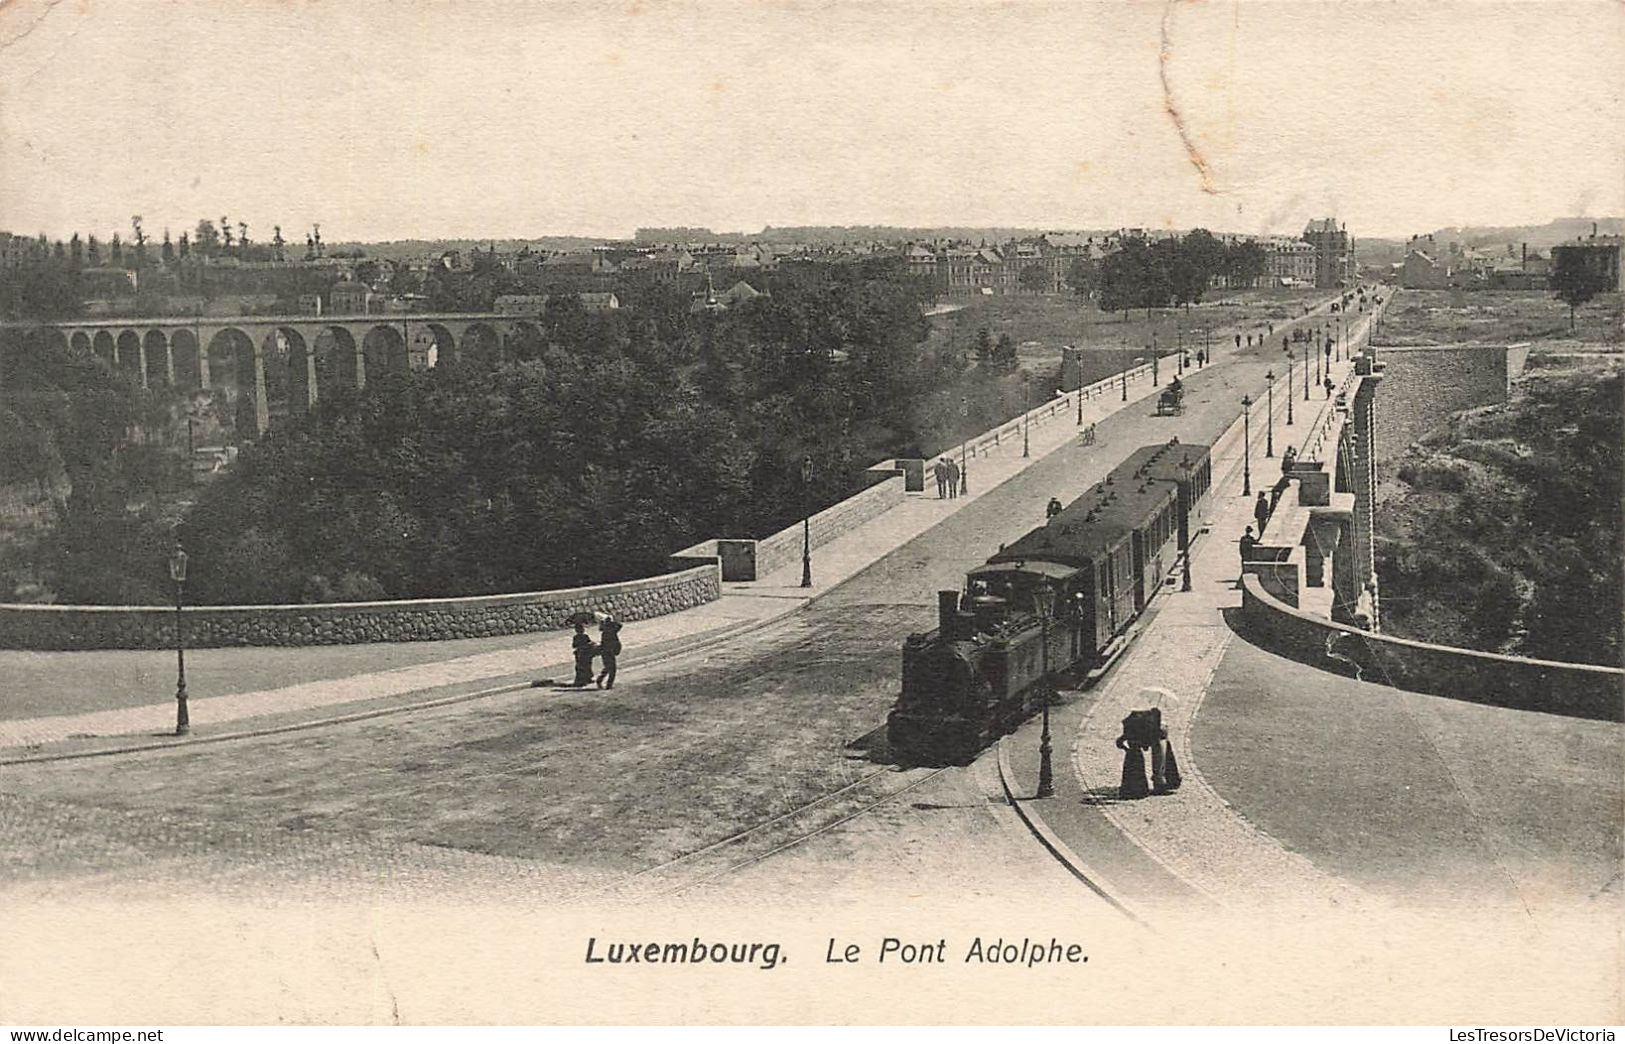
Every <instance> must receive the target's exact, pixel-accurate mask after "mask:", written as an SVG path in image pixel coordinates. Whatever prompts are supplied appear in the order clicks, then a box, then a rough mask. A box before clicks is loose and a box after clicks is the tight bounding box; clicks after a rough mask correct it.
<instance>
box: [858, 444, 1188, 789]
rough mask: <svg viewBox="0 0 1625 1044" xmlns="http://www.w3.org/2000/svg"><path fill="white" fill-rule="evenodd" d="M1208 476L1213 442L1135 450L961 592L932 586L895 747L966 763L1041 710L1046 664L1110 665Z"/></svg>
mask: <svg viewBox="0 0 1625 1044" xmlns="http://www.w3.org/2000/svg"><path fill="white" fill-rule="evenodd" d="M1212 476H1213V471H1212V460H1211V457H1210V452H1209V448H1208V447H1207V446H1204V445H1198V444H1182V443H1181V442H1180V441H1179V440H1178V439H1171V440H1169V441H1168V442H1167V443H1165V444H1162V445H1156V446H1146V447H1143V448H1141V449H1139V450H1136V451H1135V452H1134V453H1132V454H1131V455H1130V456H1129V457H1128V459H1126V460H1124V461H1123V462H1122V463H1121V464H1119V465H1118V466H1117V467H1116V468H1114V469H1113V470H1112V472H1111V473H1110V474H1109V475H1107V476H1106V477H1105V478H1104V479H1103V480H1101V481H1100V482H1098V483H1096V484H1095V485H1093V486H1091V487H1090V488H1089V489H1088V490H1087V491H1086V492H1085V493H1084V494H1083V496H1081V497H1079V498H1078V499H1077V500H1075V501H1073V502H1072V503H1071V504H1070V505H1068V506H1066V507H1064V508H1062V509H1061V511H1060V512H1059V513H1057V514H1055V515H1053V516H1052V517H1051V518H1050V519H1049V521H1048V522H1047V523H1046V524H1045V525H1042V526H1040V527H1038V528H1037V529H1034V530H1033V531H1032V532H1030V533H1028V534H1026V535H1025V536H1023V537H1021V538H1020V539H1019V540H1017V541H1015V542H1014V543H1012V544H1010V545H1008V546H1006V547H1003V548H1000V550H999V552H998V553H997V554H995V555H994V556H993V557H992V558H990V559H988V560H987V563H986V564H985V565H982V566H978V567H977V568H976V569H973V570H971V571H970V573H969V574H967V576H966V578H965V590H964V591H963V592H959V591H940V592H938V595H937V610H938V626H937V628H936V629H935V630H933V631H930V632H928V633H926V634H913V635H910V636H909V637H908V638H907V639H905V640H904V642H903V691H902V694H901V695H900V696H899V697H898V699H897V703H896V705H895V706H894V707H893V709H892V712H891V714H890V716H889V717H888V719H887V735H888V739H889V740H890V744H891V749H892V751H893V753H894V754H896V755H898V756H899V757H902V758H904V759H906V760H908V761H911V762H914V763H916V764H965V763H968V762H969V761H970V760H971V759H972V758H974V757H975V756H976V754H977V753H978V752H979V751H981V750H982V749H983V748H984V747H986V746H987V745H988V744H989V743H991V742H993V741H994V740H995V739H997V738H998V737H999V736H1001V735H1003V734H1004V733H1006V732H1008V731H1010V730H1011V729H1013V728H1014V727H1015V726H1016V725H1017V724H1019V723H1020V722H1022V721H1024V720H1025V719H1026V718H1027V717H1028V716H1030V715H1031V714H1032V713H1034V712H1035V711H1036V710H1038V709H1039V707H1040V705H1041V701H1042V699H1043V693H1042V691H1041V689H1040V686H1039V684H1038V683H1039V680H1040V678H1041V676H1042V672H1043V671H1044V669H1045V666H1046V660H1047V666H1048V670H1049V671H1050V672H1051V673H1052V674H1055V673H1071V674H1075V675H1076V674H1085V675H1094V674H1098V672H1100V671H1102V670H1104V668H1105V666H1106V665H1107V664H1108V663H1110V661H1111V660H1112V658H1113V657H1115V656H1116V655H1117V653H1118V652H1120V651H1121V649H1122V647H1123V645H1124V644H1126V642H1127V641H1128V639H1129V637H1130V627H1131V625H1132V624H1133V623H1134V621H1135V620H1136V619H1137V618H1138V617H1139V615H1140V614H1141V613H1142V612H1143V611H1144V610H1145V607H1146V604H1147V603H1148V602H1149V601H1150V600H1151V598H1152V596H1153V595H1154V594H1155V593H1156V592H1157V590H1158V588H1159V587H1160V586H1161V585H1162V582H1163V578H1164V577H1165V576H1167V575H1168V573H1169V571H1170V570H1171V569H1172V568H1173V567H1174V565H1175V564H1176V563H1177V561H1178V554H1179V549H1180V546H1181V538H1180V528H1181V522H1182V520H1184V521H1186V522H1187V533H1188V520H1189V518H1190V517H1191V514H1192V513H1194V512H1195V510H1196V508H1197V505H1198V504H1200V503H1201V502H1202V499H1203V498H1204V497H1205V496H1206V495H1207V492H1208V487H1209V486H1210V485H1211V484H1212ZM1041 600H1043V601H1047V602H1048V612H1049V621H1048V625H1047V627H1046V625H1045V622H1044V620H1043V618H1042V617H1041V615H1040V606H1041ZM1046 632H1047V634H1048V646H1049V647H1048V656H1047V658H1046V656H1045V655H1044V650H1043V648H1042V645H1043V641H1044V636H1045V634H1046Z"/></svg>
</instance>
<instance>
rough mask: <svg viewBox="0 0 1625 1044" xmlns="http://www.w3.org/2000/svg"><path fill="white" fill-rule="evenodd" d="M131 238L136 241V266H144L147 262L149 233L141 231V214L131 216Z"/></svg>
mask: <svg viewBox="0 0 1625 1044" xmlns="http://www.w3.org/2000/svg"><path fill="white" fill-rule="evenodd" d="M130 230H131V238H132V239H133V240H134V241H135V266H136V267H137V268H144V267H145V266H146V264H147V234H146V233H145V232H143V231H141V215H140V214H136V215H135V216H133V217H131V218H130Z"/></svg>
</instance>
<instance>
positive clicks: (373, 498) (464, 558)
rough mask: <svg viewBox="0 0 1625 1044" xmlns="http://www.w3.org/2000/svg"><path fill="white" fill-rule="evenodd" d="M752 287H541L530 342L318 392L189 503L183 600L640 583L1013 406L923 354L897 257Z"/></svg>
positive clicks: (955, 365)
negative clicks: (621, 300) (503, 355)
mask: <svg viewBox="0 0 1625 1044" xmlns="http://www.w3.org/2000/svg"><path fill="white" fill-rule="evenodd" d="M764 286H765V287H766V288H767V289H768V290H769V291H770V293H769V294H767V295H766V296H763V297H760V298H757V299H755V300H752V301H749V302H747V303H744V304H741V305H739V306H736V307H735V308H732V309H729V310H726V311H700V312H698V313H695V312H691V311H690V298H689V296H688V295H686V294H678V293H675V292H673V291H670V290H663V289H661V288H650V289H649V290H647V291H646V292H645V293H643V294H642V295H635V296H633V297H632V298H631V299H629V300H628V303H627V304H628V306H627V307H623V308H622V309H620V310H619V311H616V312H609V313H596V314H589V313H587V312H585V311H584V310H583V309H582V308H581V306H580V304H579V302H578V301H577V300H576V299H575V298H573V297H560V298H555V299H553V300H552V301H551V302H550V303H549V307H548V309H547V311H546V313H545V315H544V316H543V321H542V327H543V332H542V336H541V337H540V338H539V339H538V340H537V341H535V342H534V343H532V344H530V345H528V346H527V347H526V348H525V350H524V351H523V352H522V353H521V357H519V358H516V359H512V360H510V361H508V362H507V363H505V364H504V365H502V366H500V367H498V368H496V369H495V370H492V369H488V368H479V367H475V366H473V365H469V364H455V363H454V364H449V365H446V366H441V367H436V368H434V369H431V370H428V371H424V372H421V373H411V374H399V375H394V376H391V377H388V378H385V379H383V380H380V381H377V382H369V384H368V386H367V388H366V390H365V391H364V392H363V393H360V394H355V393H351V394H343V393H337V394H333V395H328V394H325V393H324V395H323V398H322V400H321V403H320V405H319V407H318V409H317V410H316V411H315V412H314V413H313V414H312V415H311V416H310V417H308V418H304V419H301V420H296V421H290V423H289V424H288V426H286V427H284V428H280V429H276V430H273V431H272V432H271V433H270V434H269V435H268V436H267V437H266V438H264V439H262V440H261V441H260V442H259V443H258V444H256V445H254V446H253V447H251V448H249V449H247V450H245V451H244V453H243V454H242V456H241V458H240V459H239V461H238V464H237V466H236V467H235V468H234V469H233V470H232V472H231V473H230V474H228V475H227V476H225V477H224V478H222V479H221V480H219V481H218V482H216V483H215V484H213V485H212V486H210V487H209V488H208V489H207V490H206V491H205V493H204V494H203V496H202V498H201V500H200V501H199V502H198V503H197V505H196V506H195V507H194V509H193V510H192V511H191V512H190V514H189V516H188V518H187V521H186V532H187V536H186V539H187V546H188V549H189V550H190V551H191V552H192V555H193V559H192V560H193V563H194V567H193V571H192V580H191V584H192V586H193V587H194V589H195V593H196V595H197V597H198V598H199V600H201V601H206V602H244V601H250V602H252V601H302V600H304V601H310V600H326V599H352V598H369V597H424V596H445V595H458V594H471V593H484V592H494V591H515V590H527V589H537V588H546V587H554V586H565V585H573V584H583V583H593V582H605V581H612V580H617V579H624V578H627V577H632V576H639V575H647V574H648V573H650V572H651V571H654V570H658V569H660V568H662V567H663V565H664V563H665V562H666V560H667V558H668V556H669V555H670V554H671V553H672V552H673V551H675V550H677V549H679V548H682V547H684V546H686V545H687V544H690V543H693V542H695V541H697V540H701V539H704V538H707V537H714V536H764V535H766V534H768V533H770V532H774V531H776V530H778V529H780V528H782V527H784V526H786V525H788V524H790V523H791V522H793V521H795V520H796V519H798V518H800V517H801V515H802V513H803V511H804V510H805V509H806V507H807V506H810V507H813V508H817V507H820V506H823V505H826V504H828V503H831V502H833V501H835V500H837V499H840V498H841V497H844V496H847V495H849V494H850V493H852V492H854V491H855V490H857V489H860V488H862V486H863V484H864V479H863V470H864V468H866V467H867V466H869V465H870V464H873V463H874V462H875V461H877V460H881V459H884V458H887V457H891V456H897V455H921V454H924V453H928V452H932V451H935V450H940V449H941V448H942V447H943V446H945V445H947V444H950V443H951V442H952V441H953V440H954V439H956V438H958V437H959V436H961V435H963V434H965V433H968V432H969V431H972V430H980V429H981V428H983V427H986V426H988V425H989V424H990V423H992V422H993V421H994V420H995V419H1002V418H1003V417H1005V416H1008V415H1009V413H1010V412H1011V411H1012V409H1013V408H1015V407H1014V404H1017V403H1019V401H1020V398H1021V395H1022V384H1021V375H1020V374H1017V373H1009V372H1008V367H1006V366H1003V365H995V360H992V359H989V360H988V363H989V365H988V366H986V367H979V366H974V365H973V362H972V360H971V359H969V358H966V357H964V355H961V354H959V353H954V352H951V351H948V350H943V349H937V348H934V347H932V345H931V343H930V342H929V341H928V339H927V337H926V332H927V328H926V324H925V321H924V319H923V318H922V316H921V307H920V306H921V302H922V294H923V293H924V292H925V291H924V288H923V287H921V286H920V285H919V284H918V283H916V282H915V281H914V280H913V279H912V278H910V277H909V276H908V275H907V274H906V272H905V270H904V268H903V267H902V265H901V264H900V263H897V262H893V261H875V262H868V263H864V264H858V265H835V266H828V267H827V268H826V269H825V270H824V271H823V272H822V273H821V275H820V276H819V278H816V279H814V278H807V277H806V275H805V274H802V275H800V276H789V275H785V276H778V277H773V278H770V279H767V280H764ZM965 354H966V355H968V354H969V353H965ZM1000 362H1002V360H1000ZM804 457H810V458H811V459H812V461H813V472H812V474H813V478H812V482H811V486H810V488H809V489H807V490H803V488H802V481H801V461H802V460H803V458H804Z"/></svg>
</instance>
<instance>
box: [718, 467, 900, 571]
mask: <svg viewBox="0 0 1625 1044" xmlns="http://www.w3.org/2000/svg"><path fill="white" fill-rule="evenodd" d="M903 496H904V479H903V478H902V477H900V476H899V477H893V478H889V479H886V480H885V481H884V482H877V483H875V484H874V485H872V486H870V487H869V488H868V489H866V490H864V491H863V492H861V493H855V494H853V495H852V496H850V497H847V498H846V499H845V500H843V501H841V502H840V503H838V504H835V505H833V506H832V507H827V508H825V509H824V510H822V511H820V512H819V513H818V514H816V515H814V516H813V517H812V519H811V522H810V528H811V537H812V546H813V547H822V546H824V545H825V544H827V543H829V542H830V541H832V540H835V539H836V538H838V537H841V536H845V535H846V534H847V533H850V532H851V531H852V530H854V529H856V528H858V527H859V526H861V525H863V524H864V523H865V522H868V521H869V520H870V519H873V518H875V517H877V516H879V515H883V514H885V513H886V512H887V511H890V510H891V509H892V508H894V507H896V506H897V505H898V504H901V503H902V502H903ZM800 558H801V523H799V522H797V523H796V524H795V525H792V526H787V527H786V528H784V529H781V530H779V531H778V532H777V533H774V534H773V535H772V536H770V537H766V538H764V539H762V540H758V541H756V575H755V576H752V577H748V578H745V577H741V578H740V579H751V580H759V579H761V578H762V577H764V576H767V575H768V574H770V573H773V572H775V571H777V570H780V569H783V568H784V567H785V566H787V565H790V564H791V563H792V562H796V561H799V560H800ZM730 579H732V578H731V577H730Z"/></svg>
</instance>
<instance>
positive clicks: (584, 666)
mask: <svg viewBox="0 0 1625 1044" xmlns="http://www.w3.org/2000/svg"><path fill="white" fill-rule="evenodd" d="M570 648H571V650H572V651H573V652H574V653H575V657H576V677H575V681H573V682H571V683H570V684H571V685H573V686H574V687H576V688H578V689H581V688H585V687H586V686H588V685H591V684H592V658H593V654H594V653H596V652H597V651H598V647H597V646H596V645H594V644H593V643H592V639H591V638H588V637H587V625H586V624H584V623H578V624H576V636H575V638H573V639H571V641H570Z"/></svg>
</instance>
